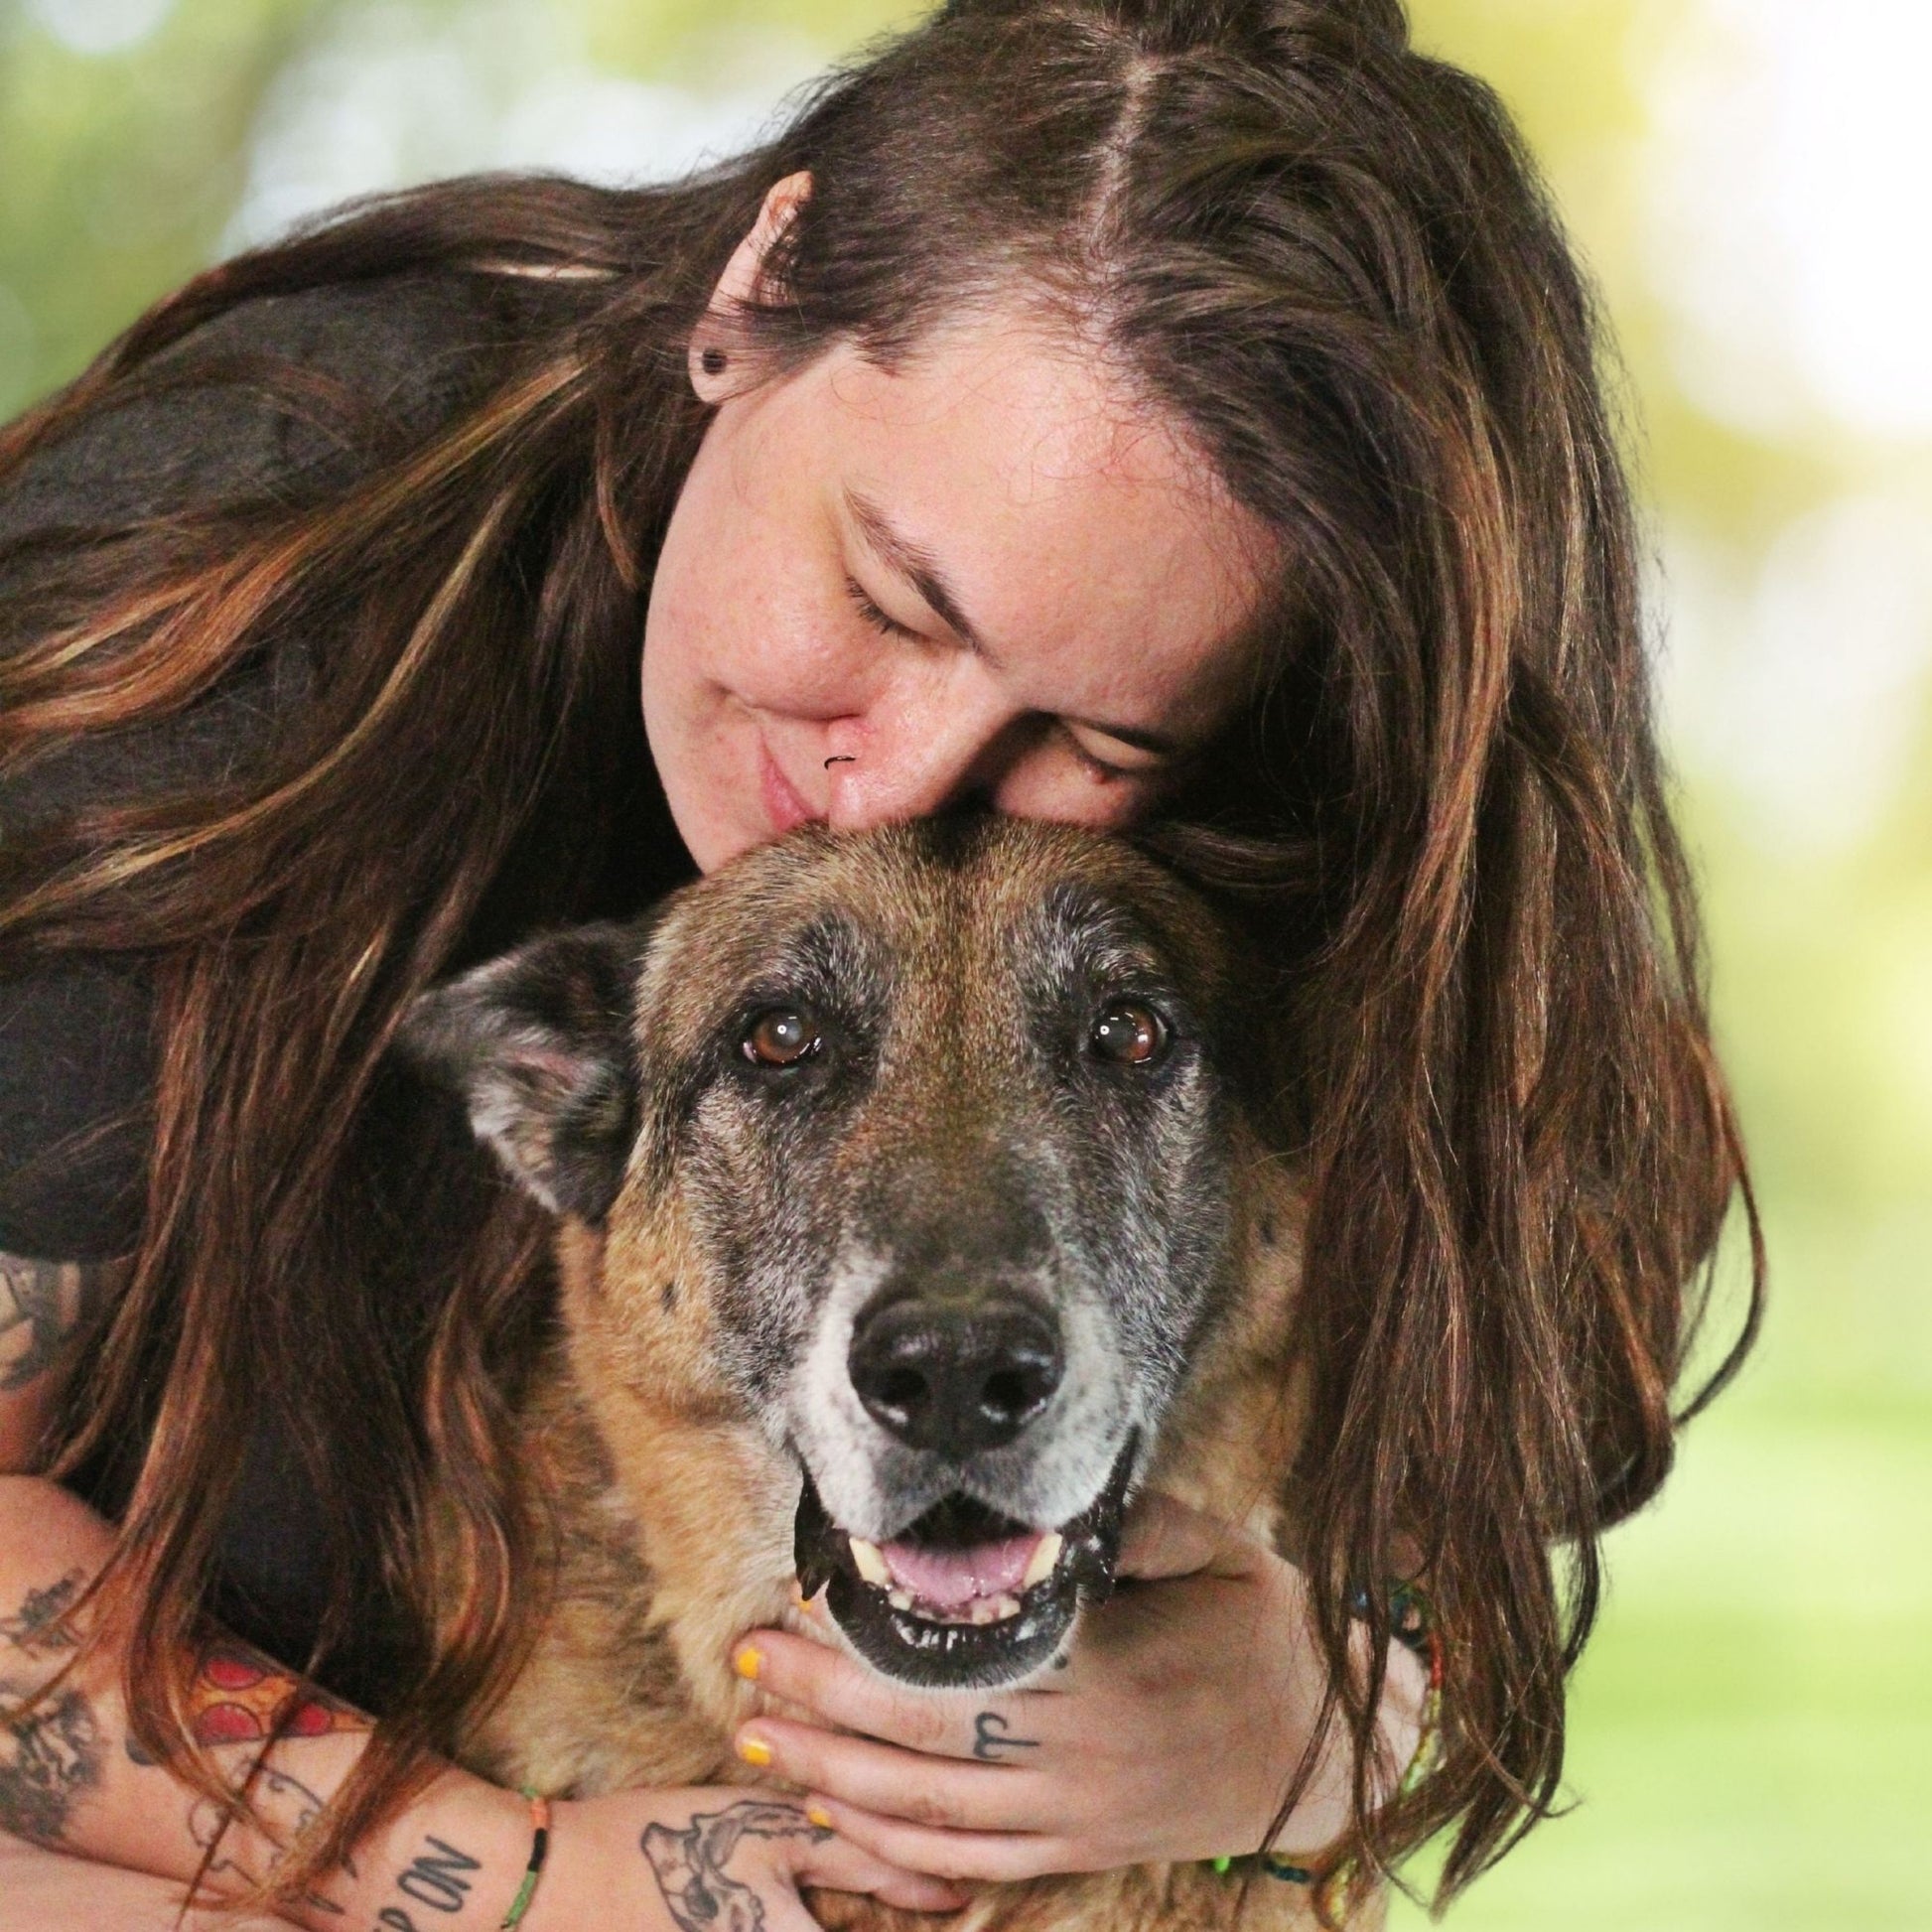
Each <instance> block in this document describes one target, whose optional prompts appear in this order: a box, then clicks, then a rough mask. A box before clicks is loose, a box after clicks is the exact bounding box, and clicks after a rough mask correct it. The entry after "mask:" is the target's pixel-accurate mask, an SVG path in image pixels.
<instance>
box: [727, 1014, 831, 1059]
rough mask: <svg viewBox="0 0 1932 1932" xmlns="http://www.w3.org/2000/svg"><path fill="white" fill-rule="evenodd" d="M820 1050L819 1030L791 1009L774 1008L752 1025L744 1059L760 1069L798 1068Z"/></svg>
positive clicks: (746, 1041)
mask: <svg viewBox="0 0 1932 1932" xmlns="http://www.w3.org/2000/svg"><path fill="white" fill-rule="evenodd" d="M817 1051H818V1029H817V1028H816V1027H814V1026H813V1025H812V1023H811V1022H810V1021H809V1020H807V1019H806V1018H805V1016H804V1015H803V1014H802V1013H799V1012H796V1011H795V1010H794V1009H792V1008H790V1007H773V1008H772V1009H771V1011H770V1012H769V1013H761V1014H759V1017H758V1018H757V1019H756V1020H754V1021H753V1022H752V1025H751V1028H750V1030H749V1031H748V1032H747V1034H746V1035H745V1057H746V1058H747V1059H748V1060H754V1061H756V1062H757V1063H758V1064H759V1066H796V1065H797V1064H798V1062H799V1061H800V1060H805V1059H810V1058H811V1056H812V1055H813V1054H814V1053H815V1052H817Z"/></svg>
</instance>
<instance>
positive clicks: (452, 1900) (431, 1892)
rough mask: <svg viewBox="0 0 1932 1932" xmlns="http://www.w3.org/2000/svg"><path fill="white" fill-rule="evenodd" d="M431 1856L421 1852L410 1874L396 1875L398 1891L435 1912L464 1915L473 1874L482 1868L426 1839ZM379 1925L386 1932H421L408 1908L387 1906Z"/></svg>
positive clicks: (378, 1915)
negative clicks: (460, 1913)
mask: <svg viewBox="0 0 1932 1932" xmlns="http://www.w3.org/2000/svg"><path fill="white" fill-rule="evenodd" d="M424 1843H425V1844H426V1845H427V1846H428V1847H429V1850H428V1851H427V1852H418V1853H417V1854H416V1856H415V1858H414V1859H413V1860H412V1861H411V1862H410V1865H409V1868H408V1870H406V1871H401V1872H398V1873H397V1874H396V1889H397V1890H398V1891H399V1892H401V1893H402V1895H403V1896H404V1897H405V1898H408V1899H412V1900H413V1901H414V1902H415V1903H416V1904H418V1905H420V1906H423V1907H425V1908H426V1909H428V1910H429V1911H432V1912H460V1911H462V1910H463V1908H464V1906H465V1904H467V1903H468V1902H469V1898H470V1884H471V1876H470V1874H471V1873H473V1872H477V1871H481V1870H482V1869H483V1866H482V1864H481V1863H479V1862H478V1861H477V1860H475V1859H473V1858H472V1857H471V1856H470V1855H469V1853H467V1852H459V1851H458V1850H457V1848H456V1847H455V1846H454V1845H451V1844H450V1843H448V1841H447V1840H444V1839H440V1838H435V1837H431V1838H426V1839H425V1840H424ZM375 1922H376V1924H377V1925H379V1926H381V1927H383V1928H384V1932H421V1927H419V1926H418V1924H417V1922H416V1920H415V1919H414V1917H412V1916H411V1914H410V1912H409V1910H408V1909H407V1907H405V1906H402V1905H385V1906H384V1907H383V1908H382V1910H381V1911H379V1912H378V1913H376V1915H375Z"/></svg>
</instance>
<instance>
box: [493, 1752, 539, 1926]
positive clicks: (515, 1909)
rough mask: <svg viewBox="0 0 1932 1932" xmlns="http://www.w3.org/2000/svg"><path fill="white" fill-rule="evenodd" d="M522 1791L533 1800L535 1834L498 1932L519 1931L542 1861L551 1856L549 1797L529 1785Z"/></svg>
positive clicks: (533, 1891)
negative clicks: (518, 1882) (539, 1794)
mask: <svg viewBox="0 0 1932 1932" xmlns="http://www.w3.org/2000/svg"><path fill="white" fill-rule="evenodd" d="M523 1795H524V1797H525V1798H527V1799H528V1800H529V1802H530V1825H531V1828H532V1830H534V1832H535V1833H536V1837H535V1839H534V1840H533V1842H532V1843H531V1846H530V1863H529V1864H528V1865H527V1866H526V1867H525V1868H524V1872H523V1882H522V1883H521V1884H520V1885H519V1886H517V1888H516V1896H515V1898H513V1899H512V1900H511V1901H510V1908H509V1910H508V1911H507V1912H505V1913H504V1914H503V1922H502V1924H501V1925H500V1926H499V1927H498V1928H497V1932H516V1928H517V1927H518V1926H519V1925H521V1924H522V1923H523V1914H524V1913H525V1912H527V1911H528V1910H529V1909H530V1900H531V1899H533V1898H534V1897H535V1896H536V1893H537V1880H538V1879H539V1878H541V1877H542V1876H543V1862H544V1860H545V1859H547V1858H548V1857H549V1856H550V1800H549V1799H548V1798H539V1797H538V1796H537V1794H536V1793H535V1792H534V1791H531V1790H528V1789H527V1788H526V1789H525V1791H524V1793H523Z"/></svg>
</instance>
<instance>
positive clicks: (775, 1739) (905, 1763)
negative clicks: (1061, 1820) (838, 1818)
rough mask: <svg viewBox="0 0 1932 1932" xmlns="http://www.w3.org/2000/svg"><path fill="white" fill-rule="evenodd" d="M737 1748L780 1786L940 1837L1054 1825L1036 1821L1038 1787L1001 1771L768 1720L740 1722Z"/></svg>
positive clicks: (1041, 1802) (1041, 1799) (1040, 1807)
mask: <svg viewBox="0 0 1932 1932" xmlns="http://www.w3.org/2000/svg"><path fill="white" fill-rule="evenodd" d="M738 1748H739V1754H740V1756H742V1757H744V1758H745V1759H746V1760H747V1761H748V1762H750V1763H753V1764H757V1765H759V1766H760V1767H768V1768H769V1769H770V1770H771V1771H772V1772H773V1773H774V1774H775V1775H776V1776H778V1777H780V1778H782V1779H784V1781H785V1782H786V1783H787V1784H796V1785H802V1786H804V1787H805V1788H806V1789H807V1790H810V1791H820V1792H824V1793H825V1794H826V1795H827V1796H829V1797H833V1798H837V1799H838V1800H839V1801H840V1802H841V1803H844V1804H848V1805H853V1806H856V1807H858V1808H859V1809H861V1810H864V1811H869V1812H874V1813H877V1814H879V1815H881V1816H883V1817H889V1818H898V1819H903V1820H905V1821H906V1822H907V1823H910V1824H916V1825H926V1826H930V1827H933V1828H934V1829H937V1830H940V1831H953V1832H961V1831H963V1832H1018V1831H1035V1832H1037V1831H1041V1830H1044V1829H1047V1828H1049V1827H1050V1826H1051V1825H1052V1824H1054V1823H1055V1822H1056V1821H1055V1820H1053V1819H1051V1818H1048V1817H1046V1816H1044V1815H1042V1814H1043V1812H1044V1810H1045V1809H1046V1798H1045V1793H1044V1791H1043V1788H1042V1782H1043V1781H1042V1780H1041V1779H1039V1778H1037V1777H1030V1776H1028V1775H1027V1774H1025V1773H1024V1772H1016V1771H1015V1770H1014V1769H1012V1768H1011V1767H1009V1766H1004V1765H997V1766H996V1765H991V1764H966V1763H955V1762H952V1761H950V1760H949V1759H948V1758H946V1757H944V1756H932V1755H929V1754H926V1753H922V1752H918V1751H910V1750H901V1749H900V1748H898V1747H897V1745H893V1744H881V1743H875V1742H874V1741H873V1740H872V1739H871V1738H868V1737H853V1736H849V1735H846V1734H844V1733H842V1732H838V1731H830V1730H820V1729H818V1728H817V1727H816V1726H814V1725H804V1724H790V1723H787V1722H785V1721H784V1720H783V1719H780V1718H774V1717H764V1718H755V1719H753V1720H752V1722H751V1723H749V1724H747V1725H745V1726H744V1727H743V1728H742V1729H741V1730H740V1731H739V1734H738Z"/></svg>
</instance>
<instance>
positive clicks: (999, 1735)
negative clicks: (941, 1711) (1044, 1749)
mask: <svg viewBox="0 0 1932 1932" xmlns="http://www.w3.org/2000/svg"><path fill="white" fill-rule="evenodd" d="M1038 1749H1039V1739H1038V1738H1037V1737H1016V1736H1015V1735H1014V1734H1013V1726H1012V1725H1011V1724H1009V1723H1008V1722H1007V1720H1006V1719H1005V1718H1004V1717H1002V1716H1001V1714H1000V1713H999V1712H997V1711H982V1712H981V1713H980V1714H979V1716H978V1717H977V1718H975V1719H974V1720H973V1755H974V1756H975V1757H976V1758H978V1759H979V1760H980V1762H981V1763H982V1764H1004V1763H1006V1762H1007V1759H1005V1758H1004V1757H1002V1756H1001V1755H1000V1753H1001V1752H1002V1751H1036V1750H1038Z"/></svg>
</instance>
